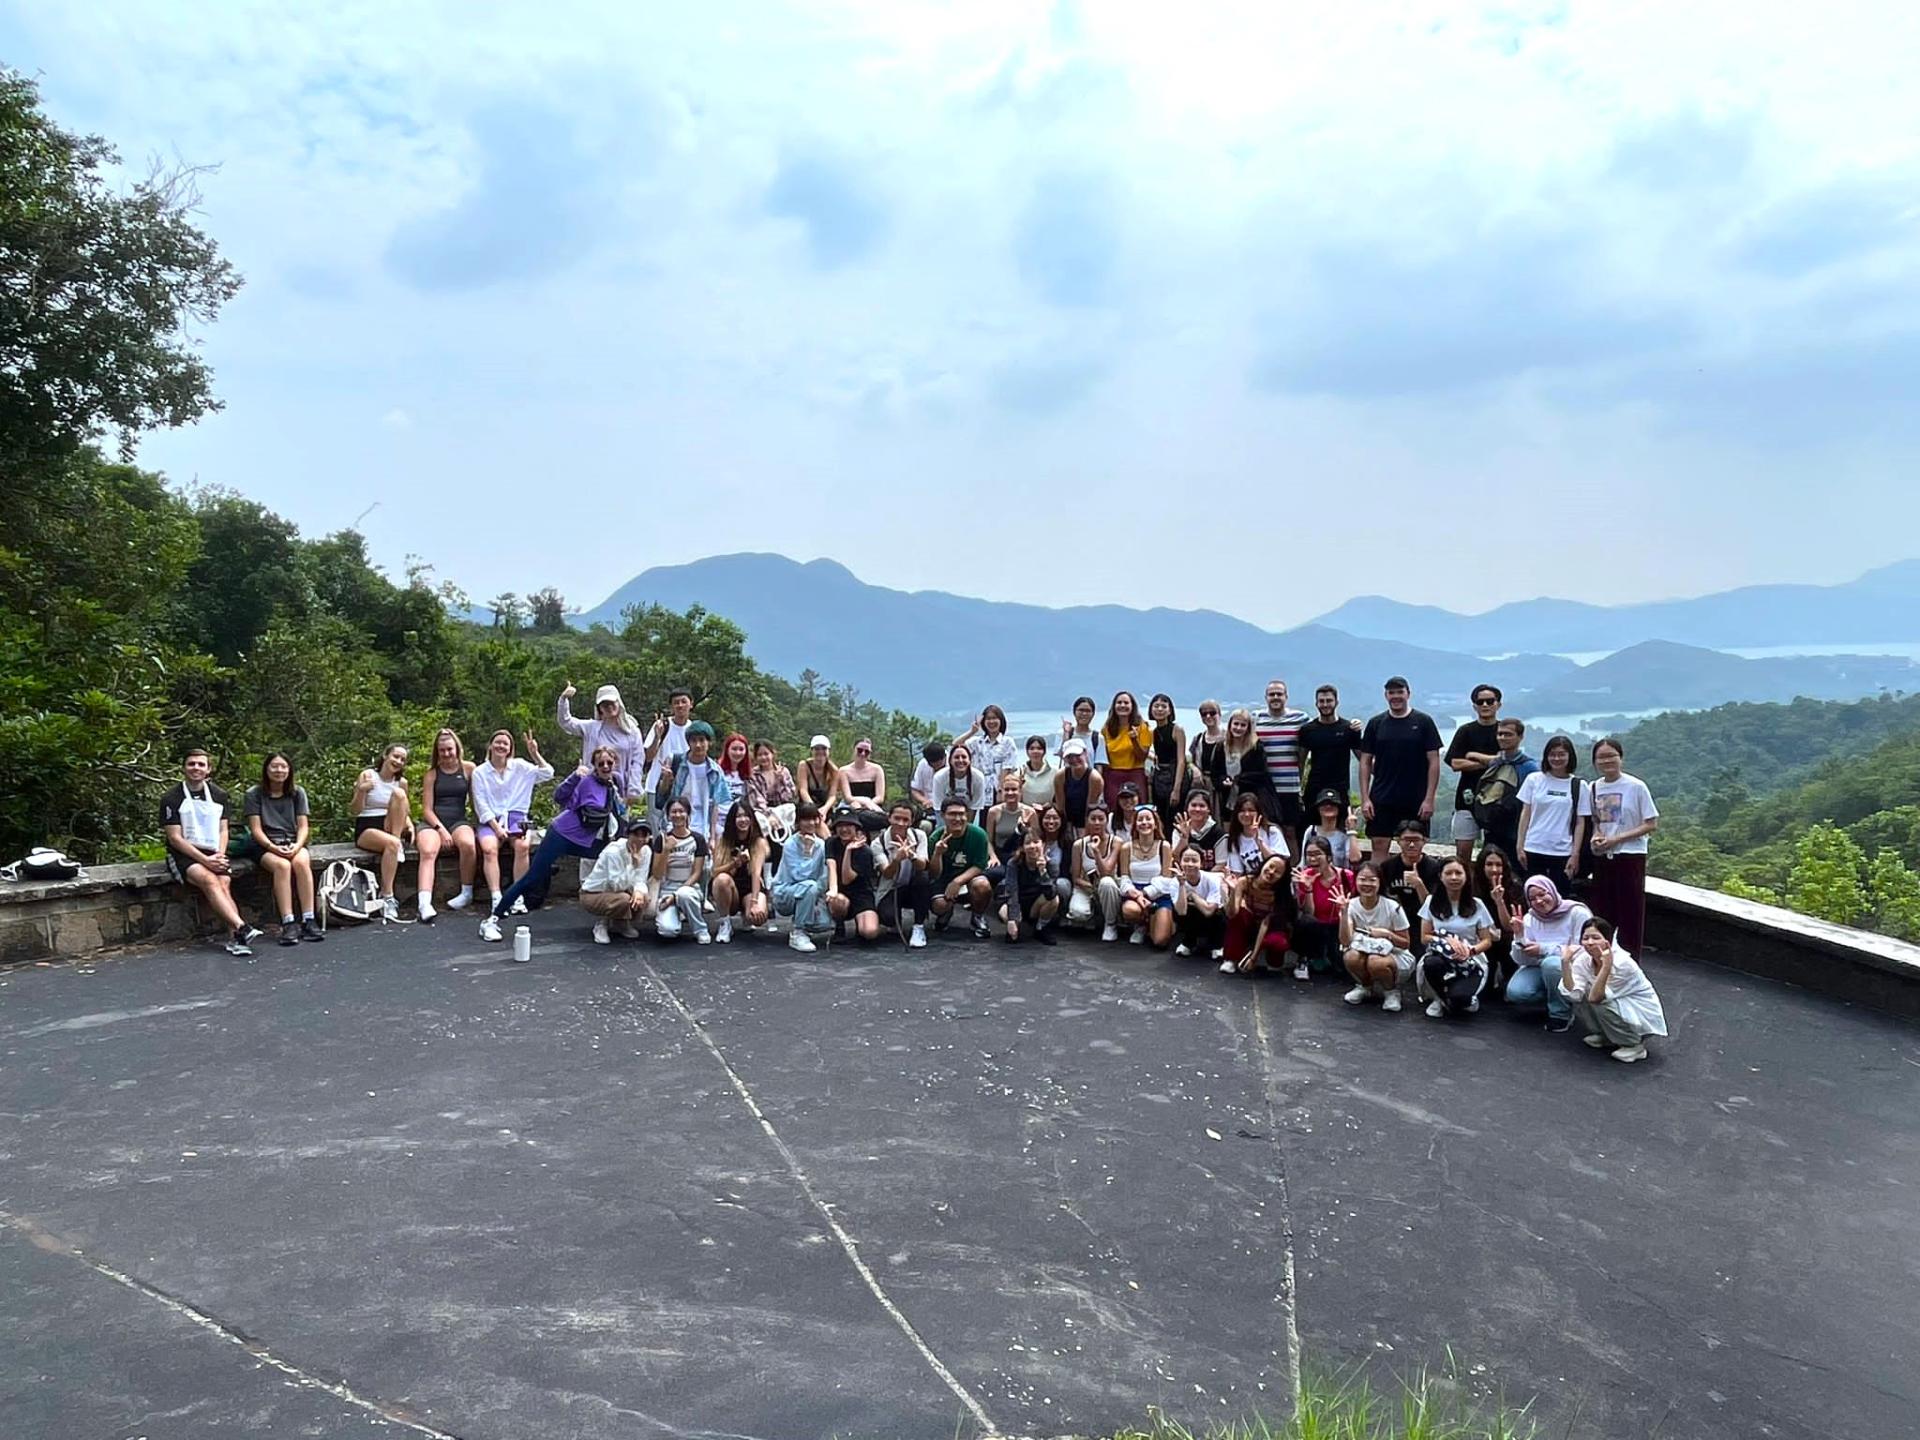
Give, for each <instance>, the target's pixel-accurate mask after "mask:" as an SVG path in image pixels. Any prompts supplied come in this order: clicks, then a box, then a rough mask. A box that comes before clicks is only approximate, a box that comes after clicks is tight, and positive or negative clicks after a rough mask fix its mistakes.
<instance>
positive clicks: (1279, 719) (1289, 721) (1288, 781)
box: [1253, 680, 1307, 854]
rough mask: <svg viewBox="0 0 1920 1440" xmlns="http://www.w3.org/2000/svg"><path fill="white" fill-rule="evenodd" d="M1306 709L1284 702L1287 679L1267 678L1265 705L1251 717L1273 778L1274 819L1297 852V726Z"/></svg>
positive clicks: (1300, 819)
mask: <svg viewBox="0 0 1920 1440" xmlns="http://www.w3.org/2000/svg"><path fill="white" fill-rule="evenodd" d="M1306 723H1307V712H1306V711H1304V710H1295V709H1293V708H1292V707H1291V706H1289V705H1288V704H1287V682H1286V681H1284V680H1269V681H1268V682H1267V708H1266V709H1265V710H1264V711H1262V712H1261V713H1260V714H1259V715H1257V716H1255V717H1254V722H1253V731H1254V734H1256V735H1257V736H1259V737H1260V748H1261V749H1262V750H1264V751H1265V752H1266V756H1267V775H1268V778H1269V779H1271V780H1272V782H1273V795H1274V804H1275V809H1276V811H1277V813H1276V815H1275V817H1274V818H1275V819H1276V820H1278V821H1279V822H1280V828H1281V829H1282V830H1284V831H1285V832H1286V835H1287V844H1288V845H1289V846H1290V847H1292V849H1293V850H1294V852H1295V853H1296V854H1297V853H1298V852H1299V849H1300V831H1301V829H1302V828H1303V827H1304V826H1305V825H1306V807H1305V806H1303V805H1302V804H1301V803H1300V729H1301V727H1302V726H1303V725H1305V724H1306Z"/></svg>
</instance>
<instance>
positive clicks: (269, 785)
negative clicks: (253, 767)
mask: <svg viewBox="0 0 1920 1440" xmlns="http://www.w3.org/2000/svg"><path fill="white" fill-rule="evenodd" d="M276 760H284V761H286V762H287V788H286V789H284V790H282V791H281V792H280V793H281V794H282V795H291V794H293V757H292V756H291V755H289V754H287V752H286V751H284V750H275V751H272V752H271V753H269V754H268V756H267V758H266V759H264V760H262V761H261V762H260V793H261V794H262V795H271V794H273V793H274V792H273V782H272V781H271V780H269V779H268V778H267V767H268V766H269V765H271V764H273V762H274V761H276Z"/></svg>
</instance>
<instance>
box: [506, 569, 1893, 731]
mask: <svg viewBox="0 0 1920 1440" xmlns="http://www.w3.org/2000/svg"><path fill="white" fill-rule="evenodd" d="M1876 577H1879V578H1878V580H1876ZM1870 582H1872V584H1876V585H1878V587H1879V589H1878V591H1877V593H1878V594H1879V595H1880V597H1881V599H1880V603H1881V605H1882V606H1883V607H1890V608H1892V609H1893V610H1894V611H1896V612H1903V613H1904V614H1905V616H1906V617H1908V623H1907V625H1906V626H1905V629H1906V630H1907V631H1908V632H1909V635H1908V638H1914V639H1920V623H1916V622H1915V621H1914V619H1913V618H1912V617H1913V616H1914V615H1915V607H1914V605H1913V603H1912V601H1911V600H1904V601H1902V600H1896V599H1894V598H1892V597H1893V596H1894V595H1896V594H1897V593H1898V592H1899V589H1900V587H1901V586H1902V585H1907V586H1910V587H1911V588H1912V592H1913V595H1914V597H1915V598H1916V599H1920V562H1908V563H1907V564H1906V565H1903V566H1892V567H1889V568H1888V569H1887V570H1884V571H1876V572H1874V573H1873V574H1872V575H1869V576H1865V577H1862V579H1861V580H1860V581H1856V582H1854V584H1855V585H1856V586H1869V585H1870ZM1755 588H1756V589H1757V590H1764V591H1767V592H1769V593H1770V594H1771V593H1774V592H1791V593H1794V594H1798V593H1800V592H1813V593H1815V594H1817V595H1824V594H1826V593H1828V592H1829V591H1830V590H1843V589H1846V588H1847V587H1817V586H1766V587H1755ZM1728 593H1729V594H1730V595H1732V594H1740V593H1743V592H1728ZM1747 593H1751V592H1747ZM1724 598H1726V597H1722V596H1707V597H1703V598H1702V599H1701V600H1700V601H1696V602H1667V603H1668V605H1686V604H1700V605H1706V604H1707V603H1708V602H1710V601H1716V600H1722V599H1724ZM648 603H657V604H661V605H666V606H669V607H671V608H673V609H676V610H684V609H685V608H686V607H687V606H689V605H694V604H699V605H703V606H705V607H706V608H707V609H709V610H711V611H713V612H715V613H717V614H720V615H724V616H726V617H727V618H728V619H730V620H732V621H733V622H734V623H736V624H737V625H739V626H740V627H741V628H742V629H743V630H744V631H745V632H746V636H747V651H748V653H749V654H750V655H752V656H753V658H754V660H755V661H756V662H757V663H758V664H759V665H761V666H762V667H763V668H764V669H767V670H769V671H772V672H773V673H775V674H779V675H785V676H789V677H791V676H795V675H798V674H799V673H800V672H801V671H803V670H808V669H811V670H813V671H815V672H817V673H818V674H820V675H822V676H825V677H827V678H829V679H831V680H833V681H835V682H837V683H840V684H843V685H848V686H851V687H853V688H854V689H856V690H858V691H859V692H860V693H861V694H862V695H863V696H867V697H870V698H873V699H876V700H879V701H881V702H883V703H885V704H888V705H894V706H898V707H900V708H902V709H906V710H912V711H918V712H921V713H942V712H950V711H954V710H958V709H962V708H966V707H970V706H973V705H977V704H979V703H981V702H982V701H985V700H989V699H991V700H996V701H998V702H999V703H1000V704H1001V705H1003V706H1005V707H1007V708H1008V709H1016V708H1019V709H1026V708H1035V707H1042V706H1044V707H1049V708H1051V707H1055V706H1059V705H1061V704H1062V703H1063V701H1064V700H1067V699H1071V698H1072V696H1074V695H1076V694H1080V693H1083V692H1084V693H1086V694H1090V695H1093V696H1095V697H1097V698H1098V699H1099V700H1100V701H1101V702H1102V703H1103V704H1104V702H1105V700H1106V698H1107V696H1109V695H1111V694H1112V692H1113V689H1114V688H1115V687H1116V686H1117V685H1128V686H1136V687H1141V688H1142V689H1143V690H1165V691H1167V692H1168V693H1170V694H1172V695H1173V696H1174V697H1175V698H1176V699H1177V700H1179V701H1180V702H1181V703H1182V704H1191V703H1193V702H1194V701H1196V700H1198V699H1199V698H1200V697H1201V696H1202V695H1203V694H1211V695H1217V696H1220V697H1221V698H1223V699H1233V698H1236V697H1246V696H1251V695H1257V694H1258V693H1259V691H1260V690H1261V688H1262V687H1263V686H1264V684H1265V682H1266V680H1267V679H1268V678H1269V677H1271V676H1275V675H1282V676H1286V677H1287V678H1288V679H1289V680H1290V681H1291V683H1292V686H1293V689H1294V695H1295V699H1296V703H1299V704H1302V705H1307V704H1310V703H1311V699H1312V692H1313V687H1314V686H1315V685H1318V684H1322V683H1326V682H1329V681H1330V682H1331V683H1333V684H1334V685H1337V686H1338V687H1339V688H1340V690H1341V693H1342V694H1343V696H1345V697H1347V709H1348V710H1349V711H1352V712H1364V711H1367V710H1370V709H1372V708H1374V707H1375V702H1376V701H1377V700H1378V698H1379V694H1380V682H1381V680H1382V679H1383V678H1384V677H1386V676H1387V675H1392V674H1400V675H1405V676H1407V677H1408V678H1409V680H1411V681H1412V683H1413V687H1414V692H1415V699H1416V703H1419V704H1424V705H1426V706H1428V707H1429V708H1433V709H1436V710H1440V711H1442V713H1450V712H1451V711H1453V710H1455V709H1457V708H1461V704H1460V702H1461V699H1462V698H1463V697H1464V696H1465V695H1466V693H1467V692H1468V691H1469V690H1470V689H1471V688H1472V687H1473V686H1474V685H1476V684H1479V683H1481V682H1483V681H1490V682H1492V683H1493V684H1496V685H1498V686H1500V687H1501V689H1503V690H1504V691H1505V692H1506V694H1507V697H1508V708H1509V709H1513V710H1518V711H1519V712H1520V713H1525V712H1526V711H1527V710H1532V711H1533V712H1535V713H1546V714H1564V713H1575V712H1585V713H1600V712H1603V711H1609V710H1623V709H1650V708H1655V707H1672V708H1676V709H1683V708H1696V707H1700V706H1706V705H1714V704H1719V703H1722V702H1725V701H1728V700H1786V699H1791V698H1793V696H1795V695H1807V696H1811V697H1813V698H1818V699H1854V698H1857V697H1859V696H1862V695H1870V694H1874V693H1877V692H1879V691H1882V690H1888V689H1897V690H1920V666H1916V665H1914V664H1913V663H1912V662H1910V661H1907V660H1905V659H1898V658H1892V657H1886V656H1852V655H1842V656H1819V657H1810V656H1793V657H1786V658H1783V659H1777V660H1743V659H1740V658H1739V657H1736V656H1730V655H1722V654H1719V653H1716V652H1715V651H1713V650H1712V649H1709V648H1704V647H1700V646H1697V645H1688V644H1676V643H1672V642H1671V641H1668V640H1664V639H1661V638H1659V637H1647V636H1643V635H1641V634H1639V633H1637V631H1636V630H1635V629H1634V628H1633V626H1632V625H1629V624H1622V623H1616V625H1615V628H1614V630H1613V633H1612V634H1611V635H1610V636H1608V637H1607V639H1606V640H1605V641H1603V642H1601V643H1597V644H1578V643H1574V642H1573V641H1569V640H1566V639H1564V638H1561V637H1560V636H1559V635H1558V634H1557V633H1556V632H1555V631H1554V629H1553V626H1552V624H1551V623H1550V620H1541V621H1540V623H1539V624H1533V623H1532V619H1533V616H1532V611H1531V609H1530V607H1531V606H1534V605H1538V606H1545V607H1553V609H1554V611H1555V612H1557V611H1558V609H1559V607H1565V606H1568V605H1570V604H1571V602H1564V601H1540V602H1528V603H1527V604H1523V605H1520V606H1502V607H1501V609H1500V610H1498V611H1490V612H1488V614H1487V615H1486V616H1458V615H1452V614H1451V613H1450V612H1447V611H1444V610H1434V609H1430V608H1428V607H1421V606H1398V605H1397V602H1393V601H1385V600H1379V599H1377V598H1374V599H1370V600H1356V601H1352V602H1349V603H1348V604H1347V605H1344V606H1341V607H1340V608H1339V609H1338V610H1335V611H1333V612H1330V614H1329V615H1327V616H1323V617H1321V618H1320V619H1319V620H1317V621H1315V622H1312V623H1309V624H1306V625H1301V626H1297V627H1295V628H1293V629H1290V630H1283V631H1270V630H1263V629H1261V628H1260V627H1259V626H1257V625H1252V624H1250V623H1248V622H1247V621H1244V620H1238V619H1235V618H1234V617H1233V616H1231V615H1225V614H1222V613H1220V612H1218V611H1213V610H1169V609H1152V610H1134V609H1128V608H1126V607H1124V606H1118V605H1083V606H1069V607H1064V608H1060V609H1050V608H1047V607H1044V606H1037V605H1021V604H1013V603H1010V602H1005V601H996V600H981V599H975V598H972V597H969V596H963V595H951V594H947V593H945V592H943V591H938V590H914V591H906V590H891V589H886V588H884V587H881V586H876V585H869V584H867V583H865V582H864V581H862V580H860V579H859V578H858V577H857V576H855V575H854V574H853V573H852V572H851V571H850V570H848V569H847V568H846V567H845V566H843V565H841V564H839V563H837V562H835V561H832V560H813V561H808V562H805V563H802V562H800V561H796V560H790V559H788V558H787V557H785V556H783V555H766V554H739V555H716V556H712V557H709V558H707V559H703V560H696V561H693V562H691V563H689V564H685V565H668V566H659V567H656V568H654V569H651V570H647V571H645V572H643V573H642V574H640V575H637V576H635V577H634V578H633V579H632V580H629V581H628V582H627V583H626V584H625V585H622V586H621V587H620V588H619V589H618V590H616V591H615V592H614V593H613V594H612V595H610V596H608V597H607V598H606V600H604V601H603V602H601V603H600V604H599V605H596V606H595V607H593V608H592V609H591V610H588V611H586V612H584V613H583V614H580V615H577V616H574V617H573V619H574V622H575V623H576V624H579V625H582V626H590V625H594V624H605V625H607V626H609V627H612V628H618V626H619V624H620V617H621V614H622V613H623V612H624V611H625V610H626V609H627V608H628V607H629V606H633V605H640V604H648ZM1743 603H1746V604H1749V605H1751V604H1755V603H1759V602H1756V601H1754V600H1751V599H1749V600H1747V601H1745V602H1743ZM1816 603H1818V602H1816ZM1356 607H1358V608H1356ZM1660 608H1661V607H1648V606H1624V607H1620V608H1619V609H1617V610H1608V609H1605V608H1603V607H1593V606H1573V609H1574V610H1575V611H1588V610H1592V611H1596V612H1597V613H1598V614H1601V615H1613V616H1616V617H1619V616H1625V615H1628V614H1635V615H1637V614H1639V613H1640V612H1644V611H1647V610H1650V609H1654V610H1657V609H1660ZM1398 612H1408V613H1409V614H1411V615H1414V616H1417V617H1419V618H1420V620H1421V621H1422V622H1423V623H1424V624H1426V625H1427V626H1428V627H1429V628H1430V629H1431V630H1433V631H1435V632H1440V631H1442V630H1444V623H1445V622H1475V621H1487V620H1489V619H1490V618H1491V617H1492V616H1495V615H1499V614H1501V613H1503V612H1512V614H1511V616H1510V618H1511V619H1513V620H1514V622H1515V623H1514V626H1513V629H1514V632H1515V633H1519V632H1520V631H1521V630H1522V629H1523V628H1525V630H1526V633H1528V634H1531V635H1535V636H1541V635H1549V636H1552V637H1553V638H1551V639H1550V640H1543V641H1538V642H1537V643H1530V644H1525V645H1523V644H1518V643H1512V642H1511V641H1508V642H1506V643H1500V644H1497V645H1491V646H1489V645H1482V646H1477V647H1472V648H1455V647H1451V646H1447V645H1438V644H1433V643H1430V642H1428V641H1427V640H1424V639H1421V638H1417V637H1415V636H1412V635H1407V636H1397V635H1396V636H1387V635H1383V634H1381V633H1380V630H1381V629H1382V628H1384V627H1385V626H1386V624H1387V623H1388V622H1389V621H1393V622H1394V623H1399V622H1400V621H1402V620H1405V619H1406V616H1404V615H1400V614H1399V613H1398ZM1703 613H1704V612H1703ZM1836 613H1837V612H1836ZM1336 617H1338V618H1339V619H1340V620H1341V623H1340V624H1335V623H1333V622H1334V620H1335V618H1336ZM475 618H476V619H481V620H483V621H484V618H485V617H484V615H480V616H476V617H475ZM1523 620H1524V621H1526V622H1527V624H1526V625H1525V626H1524V627H1523V626H1522V624H1521V623H1520V622H1521V621H1523ZM1356 623H1358V624H1360V625H1362V626H1363V627H1372V628H1370V629H1367V630H1366V631H1365V633H1363V632H1362V631H1359V630H1355V629H1354V628H1352V627H1353V625H1354V624H1356ZM1889 624H1891V622H1889ZM1410 628H1411V627H1410ZM1597 633H1598V632H1597V631H1587V630H1583V631H1582V632H1581V634H1580V636H1579V637H1577V638H1580V639H1582V640H1584V639H1586V638H1588V637H1589V636H1590V635H1593V634H1597ZM1796 633H1799V632H1796ZM1881 633H1882V635H1883V637H1884V636H1885V635H1886V633H1887V632H1886V630H1885V628H1884V627H1883V629H1882V632H1881ZM1763 634H1764V635H1765V636H1766V637H1767V638H1763V639H1760V640H1754V641H1750V642H1747V643H1752V644H1766V643H1774V644H1778V643H1786V642H1785V641H1784V640H1782V639H1780V638H1777V637H1779V636H1781V635H1782V634H1783V630H1782V629H1781V628H1780V627H1779V626H1775V627H1773V628H1770V629H1767V630H1765V631H1764V632H1763ZM1835 636H1839V637H1840V638H1842V639H1845V638H1847V636H1846V632H1845V631H1844V629H1841V630H1827V631H1825V632H1823V635H1822V638H1823V639H1827V640H1829V641H1831V639H1832V638H1833V637H1835ZM1642 640H1644V641H1647V643H1641V644H1635V643H1633V642H1635V641H1642ZM1727 643H1730V644H1731V643H1734V642H1731V641H1729V642H1727ZM1549 646H1550V647H1551V649H1553V650H1562V651H1565V650H1579V649H1583V648H1584V649H1599V648H1609V649H1613V648H1616V647H1620V646H1625V647H1626V648H1625V649H1622V650H1620V651H1619V653H1617V654H1611V655H1609V656H1608V657H1607V658H1606V659H1604V660H1601V661H1598V662H1596V663H1594V664H1592V665H1588V666H1580V665H1576V664H1575V663H1574V662H1572V661H1571V660H1568V659H1565V658H1564V657H1563V656H1561V655H1558V654H1553V653H1549ZM1483 650H1484V651H1485V652H1486V653H1499V654H1501V655H1502V658H1500V659H1497V660H1486V659H1482V658H1479V655H1480V653H1481V651H1483ZM1516 651H1517V652H1520V653H1509V652H1516ZM1423 697H1425V698H1423ZM1141 698H1142V699H1143V700H1144V699H1145V695H1144V694H1142V697H1141Z"/></svg>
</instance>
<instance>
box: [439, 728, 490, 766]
mask: <svg viewBox="0 0 1920 1440" xmlns="http://www.w3.org/2000/svg"><path fill="white" fill-rule="evenodd" d="M442 735H445V736H448V737H450V738H451V739H452V741H453V763H454V764H455V765H464V764H466V763H467V747H466V746H464V745H462V744H461V743H460V735H459V732H458V731H456V730H455V729H454V728H453V727H452V726H451V725H442V726H441V727H440V728H439V729H438V730H436V731H434V732H433V754H432V756H431V757H429V759H428V761H427V765H428V767H429V768H431V769H435V770H437V769H439V768H440V737H441V736H442ZM487 744H489V745H491V744H493V739H492V737H491V736H489V737H488V739H487Z"/></svg>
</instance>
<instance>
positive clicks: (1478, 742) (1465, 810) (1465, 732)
mask: <svg viewBox="0 0 1920 1440" xmlns="http://www.w3.org/2000/svg"><path fill="white" fill-rule="evenodd" d="M1468 698H1470V699H1471V700H1472V701H1473V719H1471V720H1469V721H1467V723H1466V724H1464V725H1462V726H1461V727H1460V728H1459V729H1458V730H1456V731H1454V732H1453V740H1452V742H1451V743H1450V744H1449V745H1448V746H1447V755H1446V760H1447V768H1448V769H1449V770H1452V771H1454V772H1455V773H1456V774H1457V775H1458V776H1459V777H1460V779H1459V781H1458V783H1457V784H1456V785H1455V786H1454V792H1453V853H1454V854H1456V855H1458V856H1459V857H1460V858H1461V859H1462V860H1466V861H1469V862H1471V861H1472V859H1473V842H1474V841H1476V840H1478V839H1479V838H1480V822H1479V821H1477V820H1475V819H1474V818H1473V787H1474V785H1475V783H1476V782H1477V781H1478V780H1479V779H1480V777H1481V776H1482V775H1484V774H1486V773H1487V769H1488V767H1489V766H1492V765H1494V764H1497V763H1498V759H1499V753H1500V740H1499V733H1498V730H1497V728H1496V725H1495V722H1496V721H1497V720H1499V718H1500V699H1501V696H1500V687H1499V686H1498V685H1476V686H1474V687H1473V694H1472V695H1471V696H1470V697H1468Z"/></svg>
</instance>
